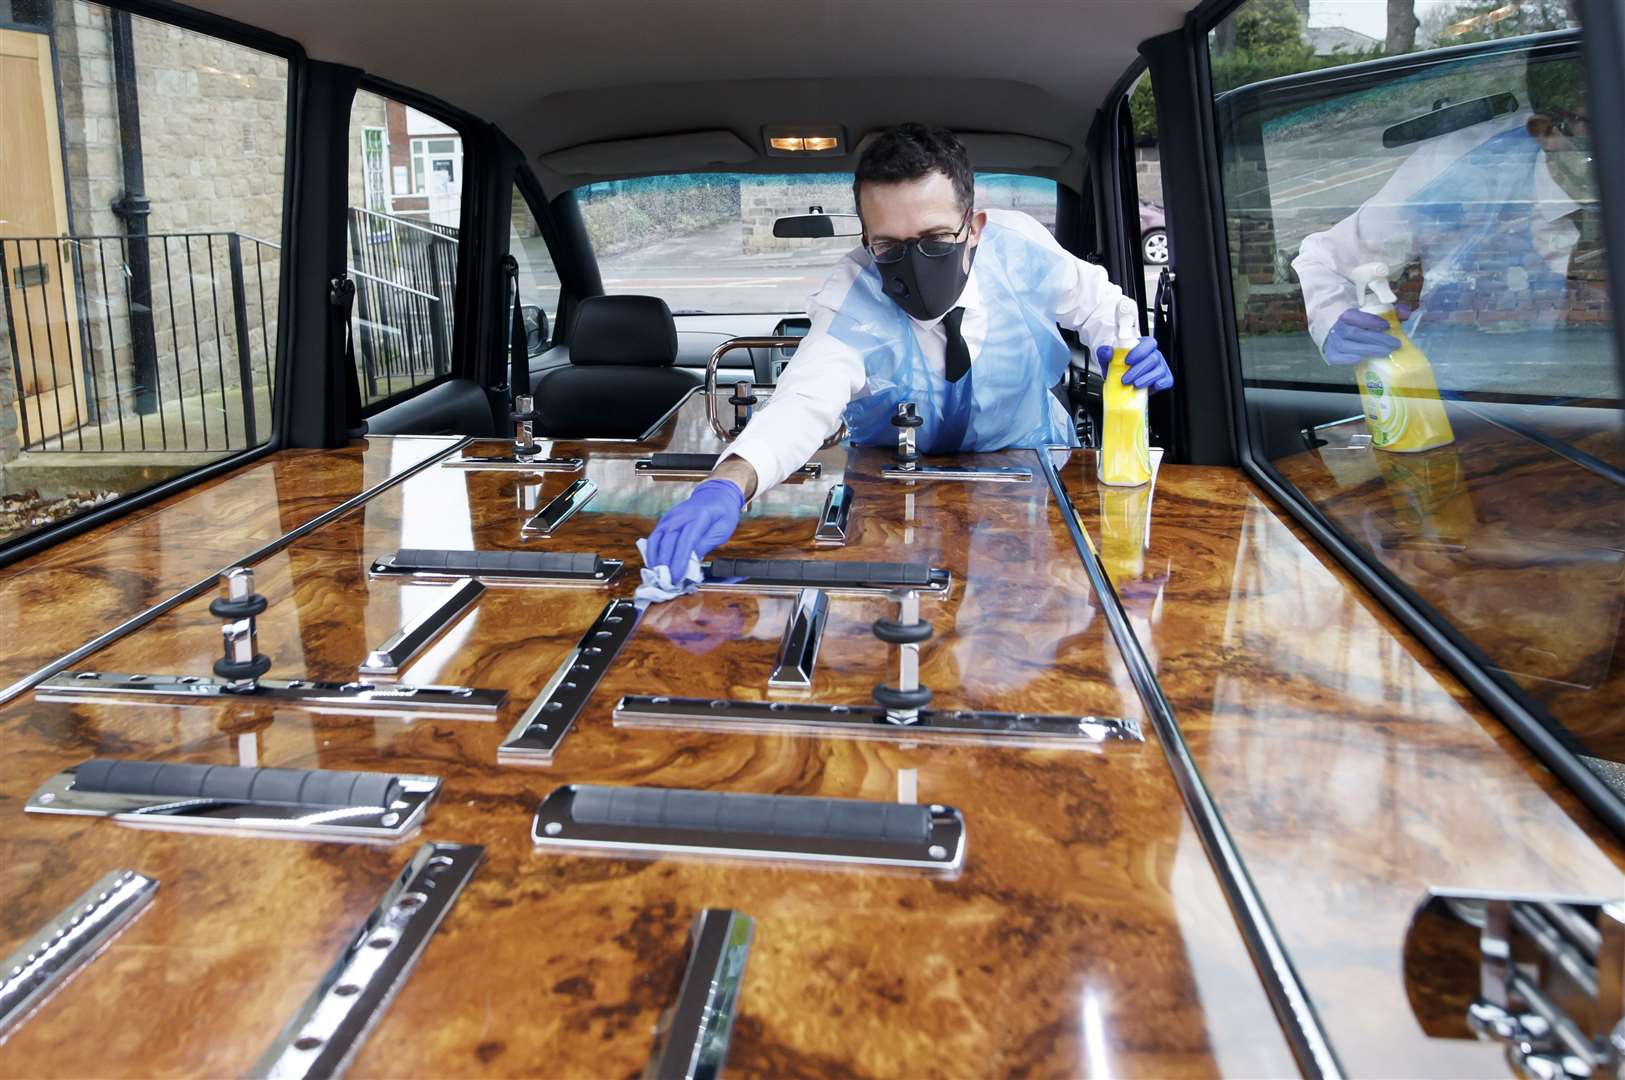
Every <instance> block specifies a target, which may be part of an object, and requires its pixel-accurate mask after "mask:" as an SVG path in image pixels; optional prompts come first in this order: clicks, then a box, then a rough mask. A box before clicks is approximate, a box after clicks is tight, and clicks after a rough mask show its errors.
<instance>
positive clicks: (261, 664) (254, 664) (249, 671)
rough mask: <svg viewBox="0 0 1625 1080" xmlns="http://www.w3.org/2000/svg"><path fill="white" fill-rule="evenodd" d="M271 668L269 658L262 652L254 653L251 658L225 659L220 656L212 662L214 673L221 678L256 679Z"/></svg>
mask: <svg viewBox="0 0 1625 1080" xmlns="http://www.w3.org/2000/svg"><path fill="white" fill-rule="evenodd" d="M270 670H271V658H270V657H269V656H266V655H265V654H264V653H255V654H254V659H252V660H242V661H238V660H227V659H226V658H224V657H221V658H220V659H219V660H216V661H215V662H214V673H215V674H216V675H218V676H220V677H221V678H222V679H257V678H259V677H260V676H261V675H264V674H265V673H266V672H267V671H270Z"/></svg>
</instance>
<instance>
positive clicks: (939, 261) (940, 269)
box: [875, 236, 976, 322]
mask: <svg viewBox="0 0 1625 1080" xmlns="http://www.w3.org/2000/svg"><path fill="white" fill-rule="evenodd" d="M969 243H970V237H968V236H967V237H966V238H965V239H964V240H961V241H960V242H959V243H957V244H955V245H954V249H953V251H951V252H949V253H948V254H947V255H942V256H938V257H937V258H934V259H933V258H930V257H928V256H925V255H921V254H920V246H919V244H918V243H917V242H915V241H913V240H910V241H908V242H907V244H906V245H905V249H904V255H903V257H902V258H901V259H899V260H898V261H897V262H894V263H876V264H875V268H876V269H877V270H879V271H880V280H881V282H882V285H881V291H882V292H884V293H885V294H886V295H887V296H889V297H891V298H892V299H893V300H894V301H896V302H897V306H898V307H900V308H902V309H903V310H904V311H906V312H908V313H909V314H910V315H912V316H914V318H916V319H919V320H920V321H921V322H930V321H931V320H932V319H936V318H940V317H942V316H943V315H945V314H947V312H948V309H949V308H951V307H953V306H954V301H955V300H958V299H959V294H960V293H962V292H964V291H965V282H966V281H968V280H970V263H971V262H974V261H975V259H976V249H975V248H972V249H971V252H970V258H969V259H966V258H965V247H966V245H967V244H969ZM961 267H963V269H961Z"/></svg>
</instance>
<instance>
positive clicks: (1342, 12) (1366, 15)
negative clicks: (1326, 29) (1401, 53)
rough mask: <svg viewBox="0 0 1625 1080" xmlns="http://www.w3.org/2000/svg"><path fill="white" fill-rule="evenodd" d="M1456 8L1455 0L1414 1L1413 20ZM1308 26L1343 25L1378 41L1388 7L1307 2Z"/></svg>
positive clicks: (1353, 0) (1380, 2)
mask: <svg viewBox="0 0 1625 1080" xmlns="http://www.w3.org/2000/svg"><path fill="white" fill-rule="evenodd" d="M1455 6H1456V5H1455V0H1416V17H1417V18H1418V19H1422V20H1424V21H1426V19H1427V17H1428V13H1429V12H1431V11H1434V10H1435V9H1437V8H1441V7H1444V8H1449V7H1455ZM1309 25H1310V26H1346V27H1348V28H1349V29H1350V30H1358V31H1360V33H1362V34H1370V35H1371V36H1372V37H1374V38H1379V39H1380V38H1382V37H1383V36H1384V35H1385V34H1387V32H1388V5H1387V3H1386V2H1385V0H1310V2H1309Z"/></svg>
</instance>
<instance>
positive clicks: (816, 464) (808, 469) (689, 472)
mask: <svg viewBox="0 0 1625 1080" xmlns="http://www.w3.org/2000/svg"><path fill="white" fill-rule="evenodd" d="M714 467H715V466H714V465H713V466H709V467H707V468H704V469H699V468H693V467H690V466H687V465H657V464H655V461H654V459H653V458H638V460H636V461H634V462H633V463H632V471H633V472H635V473H642V474H644V475H646V476H650V477H653V478H654V479H656V480H704V479H705V478H706V477H708V476H710V475H711V469H712V468H714ZM822 475H824V464H823V462H821V461H809V462H807V464H805V465H803V466H802V467H801V468H799V469H797V470H796V471H795V472H793V473H791V474H790V475H789V476H787V477H785V483H794V482H795V481H797V480H816V479H818V478H819V477H820V476H822Z"/></svg>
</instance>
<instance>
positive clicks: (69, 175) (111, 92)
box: [0, 0, 289, 541]
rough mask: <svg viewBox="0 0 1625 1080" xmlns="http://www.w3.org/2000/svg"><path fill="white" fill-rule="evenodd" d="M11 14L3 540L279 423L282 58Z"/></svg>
mask: <svg viewBox="0 0 1625 1080" xmlns="http://www.w3.org/2000/svg"><path fill="white" fill-rule="evenodd" d="M9 10H10V14H11V18H10V19H9V20H8V21H6V22H5V23H4V25H3V28H0V79H3V82H0V102H3V103H4V117H5V119H4V123H0V162H3V163H4V165H3V167H0V173H3V174H4V184H3V188H0V192H3V193H0V279H3V280H4V285H3V286H0V292H3V294H4V304H3V305H0V321H3V323H4V326H3V327H0V541H5V540H14V539H17V538H20V537H23V536H25V535H27V534H29V533H32V532H35V531H37V530H39V529H41V528H43V527H45V526H47V525H50V524H52V523H54V522H56V521H60V520H63V519H65V518H68V517H71V516H72V515H74V514H76V513H78V512H80V511H82V510H84V509H86V508H88V507H90V506H94V505H96V504H99V503H103V502H107V501H109V500H111V499H114V498H117V497H118V496H120V495H123V494H126V493H129V492H133V491H135V490H138V489H140V488H145V487H149V486H151V485H152V484H153V483H155V482H157V481H160V480H164V479H167V478H169V477H172V476H175V475H178V474H180V473H184V472H186V471H188V470H190V469H195V468H197V467H198V466H200V465H202V464H205V463H207V462H209V461H212V460H216V459H218V458H221V457H224V456H226V455H228V454H232V453H235V452H238V451H242V450H245V449H247V448H249V447H253V446H257V445H259V444H262V443H264V442H265V441H266V440H267V439H268V438H269V437H270V434H271V401H272V390H273V376H274V368H275V357H276V344H277V334H278V331H279V327H278V325H277V302H278V282H279V280H280V275H281V258H280V251H281V249H280V241H281V239H282V225H283V221H282V203H283V198H282V196H283V176H284V171H285V164H286V158H287V137H288V132H287V111H288V70H289V67H288V61H287V60H286V59H284V58H283V57H281V56H274V55H271V54H269V53H264V52H260V51H258V50H255V49H249V48H244V47H242V46H239V45H234V44H230V43H228V42H224V41H221V40H219V39H216V38H213V37H210V36H208V35H205V34H198V33H194V32H192V31H189V30H182V29H179V28H177V27H174V26H170V25H168V24H166V23H163V22H158V21H155V20H152V19H146V18H141V17H138V16H133V15H130V14H128V13H125V12H120V11H116V10H114V9H111V8H107V7H103V6H102V5H100V4H94V3H84V2H78V0H75V2H68V0H60V2H52V0H35V2H34V3H30V4H14V5H11V7H10V9H9Z"/></svg>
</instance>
